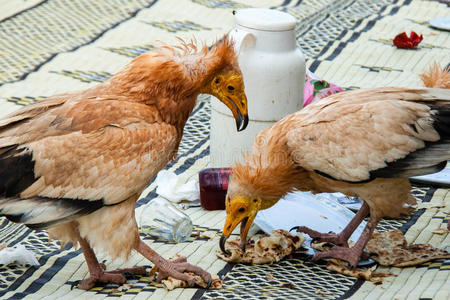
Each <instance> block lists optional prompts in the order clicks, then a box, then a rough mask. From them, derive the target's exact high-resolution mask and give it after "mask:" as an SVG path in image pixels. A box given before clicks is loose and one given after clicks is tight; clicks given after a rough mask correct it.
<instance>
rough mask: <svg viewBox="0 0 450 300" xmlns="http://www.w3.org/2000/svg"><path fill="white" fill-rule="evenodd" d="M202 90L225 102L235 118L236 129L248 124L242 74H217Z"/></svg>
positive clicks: (241, 128)
mask: <svg viewBox="0 0 450 300" xmlns="http://www.w3.org/2000/svg"><path fill="white" fill-rule="evenodd" d="M202 91H203V92H206V93H209V94H211V95H213V96H215V97H216V98H217V99H219V100H220V102H222V103H223V104H225V105H226V106H227V107H228V109H229V110H231V113H232V114H233V117H234V119H235V120H236V129H237V131H242V130H244V129H245V128H246V127H247V125H248V121H249V120H248V108H247V96H246V95H245V89H244V82H243V79H242V76H241V75H240V74H238V73H236V72H228V73H226V74H222V75H220V74H219V75H217V76H216V77H215V78H214V79H213V80H212V82H211V84H210V85H209V86H207V87H206V88H205V89H204V90H202Z"/></svg>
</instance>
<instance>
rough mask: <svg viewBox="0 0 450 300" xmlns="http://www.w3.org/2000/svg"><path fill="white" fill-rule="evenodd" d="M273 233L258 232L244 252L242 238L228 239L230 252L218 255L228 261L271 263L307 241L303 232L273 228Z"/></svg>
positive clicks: (227, 243)
mask: <svg viewBox="0 0 450 300" xmlns="http://www.w3.org/2000/svg"><path fill="white" fill-rule="evenodd" d="M271 233H272V235H271V236H268V235H267V234H257V235H255V236H253V237H252V238H251V239H250V240H249V241H247V246H246V251H245V253H243V252H242V249H241V240H240V238H236V239H232V240H228V241H227V242H226V249H227V250H228V251H229V252H230V254H225V253H223V252H217V256H218V257H219V258H220V259H223V260H225V261H228V262H240V263H246V264H271V263H274V262H277V261H280V260H281V259H282V258H283V257H285V256H287V255H289V254H292V253H294V252H295V251H297V250H298V249H299V248H300V247H301V246H302V244H303V242H304V241H305V238H304V237H303V235H302V234H301V233H297V234H295V235H292V234H290V233H289V232H288V231H286V230H283V229H278V230H272V231H271Z"/></svg>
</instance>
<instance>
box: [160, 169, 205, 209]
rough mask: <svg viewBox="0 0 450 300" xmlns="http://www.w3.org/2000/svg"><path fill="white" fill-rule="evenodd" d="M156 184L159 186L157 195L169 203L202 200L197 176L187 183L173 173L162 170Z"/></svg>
mask: <svg viewBox="0 0 450 300" xmlns="http://www.w3.org/2000/svg"><path fill="white" fill-rule="evenodd" d="M155 183H156V185H157V188H156V193H157V194H159V195H160V196H161V197H163V198H166V199H167V200H169V201H172V202H181V201H182V200H187V201H195V200H198V199H200V188H199V185H198V177H197V176H193V177H192V178H191V179H189V180H187V181H185V180H183V178H181V176H177V175H176V174H175V173H173V172H170V171H167V170H161V171H159V173H158V175H157V176H156V179H155Z"/></svg>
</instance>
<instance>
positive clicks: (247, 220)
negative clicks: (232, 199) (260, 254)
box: [219, 214, 256, 253]
mask: <svg viewBox="0 0 450 300" xmlns="http://www.w3.org/2000/svg"><path fill="white" fill-rule="evenodd" d="M255 217H256V214H255V215H253V216H248V215H247V216H243V217H241V218H235V217H234V216H233V215H232V214H228V215H227V219H226V220H225V226H224V227H223V231H222V236H221V237H220V243H219V246H220V249H221V250H222V251H223V252H224V253H228V251H226V249H225V242H226V240H227V239H228V237H229V236H230V234H231V232H233V230H234V229H235V228H236V226H237V225H238V224H239V223H241V233H240V238H241V249H242V252H245V245H246V244H247V234H248V230H249V229H250V226H251V225H252V223H253V220H254V219H255Z"/></svg>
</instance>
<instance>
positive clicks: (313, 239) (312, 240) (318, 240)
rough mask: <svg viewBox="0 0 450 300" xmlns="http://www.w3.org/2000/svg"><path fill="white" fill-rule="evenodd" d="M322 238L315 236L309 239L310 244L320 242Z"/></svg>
mask: <svg viewBox="0 0 450 300" xmlns="http://www.w3.org/2000/svg"><path fill="white" fill-rule="evenodd" d="M321 239H322V238H321V237H320V236H316V237H314V238H312V239H311V244H313V243H315V242H320V240H321Z"/></svg>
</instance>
